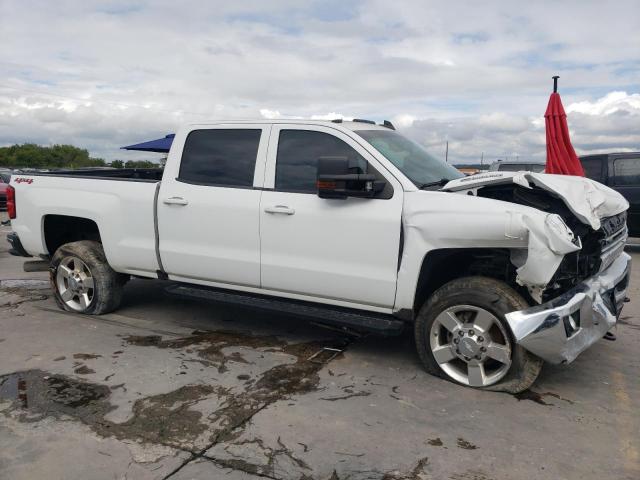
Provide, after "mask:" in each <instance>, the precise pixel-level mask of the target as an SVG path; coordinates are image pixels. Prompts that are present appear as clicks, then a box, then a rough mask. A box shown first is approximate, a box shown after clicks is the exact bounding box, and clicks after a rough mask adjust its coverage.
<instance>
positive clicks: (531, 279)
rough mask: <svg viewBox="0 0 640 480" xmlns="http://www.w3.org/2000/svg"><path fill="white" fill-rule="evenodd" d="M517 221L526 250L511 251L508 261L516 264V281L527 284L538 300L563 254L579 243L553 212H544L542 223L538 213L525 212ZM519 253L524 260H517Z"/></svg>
mask: <svg viewBox="0 0 640 480" xmlns="http://www.w3.org/2000/svg"><path fill="white" fill-rule="evenodd" d="M521 221H522V224H523V227H524V228H525V229H526V230H527V233H528V247H527V249H528V250H527V251H526V252H522V251H521V252H514V253H513V254H512V256H511V261H512V263H514V265H516V267H518V269H517V270H516V272H517V277H516V282H517V283H518V284H519V285H523V286H526V287H528V288H529V291H530V292H531V295H532V296H533V297H534V298H536V299H537V300H538V301H539V300H540V295H541V294H542V291H543V290H544V288H545V287H546V286H547V284H548V283H549V281H550V280H551V278H552V277H553V275H554V273H555V272H556V270H557V269H558V266H559V265H560V262H562V259H563V258H564V256H565V255H566V254H567V253H571V252H575V251H577V250H580V249H581V248H582V245H581V244H580V239H577V241H576V239H575V238H574V235H573V232H572V231H571V229H569V227H567V225H566V224H565V223H564V220H562V217H560V215H556V214H555V213H552V214H549V215H547V217H546V218H545V220H544V222H543V223H541V222H540V221H539V217H536V218H533V217H530V216H526V215H525V216H522V218H521ZM522 254H524V255H526V260H524V262H523V263H520V262H522V259H521V258H520V256H522Z"/></svg>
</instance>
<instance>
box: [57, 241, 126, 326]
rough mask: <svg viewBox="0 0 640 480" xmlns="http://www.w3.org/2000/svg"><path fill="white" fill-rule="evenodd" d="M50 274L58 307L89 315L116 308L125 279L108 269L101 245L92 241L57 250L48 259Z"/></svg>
mask: <svg viewBox="0 0 640 480" xmlns="http://www.w3.org/2000/svg"><path fill="white" fill-rule="evenodd" d="M50 272H51V283H52V286H53V288H54V292H55V299H56V302H57V303H58V306H60V308H62V309H64V310H67V311H70V312H78V313H86V314H90V315H101V314H103V313H108V312H111V311H113V310H115V309H116V308H118V306H119V305H120V300H121V299H122V288H123V286H124V284H125V283H126V281H127V278H128V277H127V276H126V275H123V274H120V273H117V272H115V271H114V270H113V269H112V268H111V266H109V264H108V263H107V258H106V257H105V254H104V250H103V248H102V244H101V243H99V242H94V241H91V240H82V241H79V242H71V243H67V244H64V245H62V246H61V247H60V248H58V250H56V253H55V254H54V255H53V258H52V259H51V269H50Z"/></svg>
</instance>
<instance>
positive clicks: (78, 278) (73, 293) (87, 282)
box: [56, 257, 95, 312]
mask: <svg viewBox="0 0 640 480" xmlns="http://www.w3.org/2000/svg"><path fill="white" fill-rule="evenodd" d="M56 287H57V288H58V293H59V294H60V297H61V298H62V301H63V302H64V303H65V304H66V305H67V306H68V307H70V308H72V309H73V310H77V311H79V312H82V311H84V310H86V309H87V308H88V307H89V306H90V305H91V302H93V297H94V294H95V290H94V282H93V276H92V275H91V271H90V270H89V267H87V265H86V264H85V263H84V262H83V261H82V260H80V259H79V258H78V257H65V258H63V259H62V261H61V262H60V264H59V265H58V270H57V273H56Z"/></svg>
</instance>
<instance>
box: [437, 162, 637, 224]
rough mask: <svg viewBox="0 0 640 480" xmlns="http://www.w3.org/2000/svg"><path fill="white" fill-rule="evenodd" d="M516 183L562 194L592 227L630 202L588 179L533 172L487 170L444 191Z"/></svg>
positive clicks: (457, 182) (566, 201) (459, 190)
mask: <svg viewBox="0 0 640 480" xmlns="http://www.w3.org/2000/svg"><path fill="white" fill-rule="evenodd" d="M508 183H515V184H518V185H521V186H523V187H526V188H532V187H539V188H542V189H544V190H547V191H549V192H552V193H554V194H555V195H557V196H558V197H560V198H561V199H562V200H563V201H564V203H565V204H566V205H567V207H568V208H569V210H571V211H572V212H573V213H574V215H575V216H576V217H577V218H578V219H579V220H580V221H581V222H583V223H586V224H587V225H591V228H593V229H594V230H598V229H599V228H600V219H602V218H605V217H610V216H612V215H617V214H618V213H621V212H623V211H625V210H627V209H628V208H629V203H628V202H627V201H626V200H625V199H624V197H623V196H622V195H620V194H619V193H618V192H616V191H615V190H612V189H611V188H609V187H607V186H605V185H602V184H601V183H598V182H595V181H593V180H590V179H588V178H583V177H575V176H571V175H551V174H545V173H533V172H487V173H479V174H477V175H471V176H469V177H464V178H459V179H457V180H452V181H450V182H449V183H447V184H446V185H445V186H444V187H442V190H443V191H447V192H461V193H465V192H466V191H469V190H477V189H479V188H482V187H485V186H488V185H504V184H508Z"/></svg>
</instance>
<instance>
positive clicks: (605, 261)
mask: <svg viewBox="0 0 640 480" xmlns="http://www.w3.org/2000/svg"><path fill="white" fill-rule="evenodd" d="M601 224H602V228H601V229H600V231H601V232H602V234H603V238H602V239H601V240H600V269H599V270H600V271H602V270H606V269H607V268H609V266H611V264H612V263H613V262H614V261H615V260H616V258H618V257H619V256H620V254H621V253H622V252H623V251H624V246H625V243H626V242H627V237H628V236H629V235H628V230H627V212H622V213H620V214H618V215H614V216H612V217H607V218H604V219H603V220H602V221H601Z"/></svg>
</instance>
